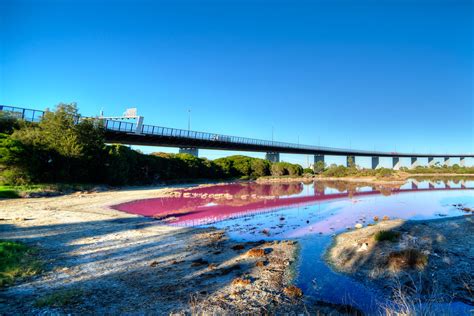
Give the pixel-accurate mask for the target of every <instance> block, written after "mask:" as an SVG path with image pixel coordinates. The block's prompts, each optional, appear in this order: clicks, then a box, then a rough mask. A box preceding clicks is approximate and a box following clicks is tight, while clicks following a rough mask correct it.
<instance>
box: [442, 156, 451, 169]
mask: <svg viewBox="0 0 474 316" xmlns="http://www.w3.org/2000/svg"><path fill="white" fill-rule="evenodd" d="M443 160H444V165H445V166H448V167H449V166H450V165H451V159H449V157H444V159H443Z"/></svg>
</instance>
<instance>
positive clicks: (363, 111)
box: [0, 0, 474, 164]
mask: <svg viewBox="0 0 474 316" xmlns="http://www.w3.org/2000/svg"><path fill="white" fill-rule="evenodd" d="M473 15H474V13H473V3H472V1H467V0H466V1H456V0H451V1H448V0H446V1H436V0H434V1H427V0H426V1H425V0H423V1H421V0H418V1H408V0H399V1H387V0H381V1H375V0H374V1H372V0H371V1H368V0H365V1H364V0H362V1H355V0H354V1H350V0H346V1H301V2H298V1H291V2H290V1H288V2H285V1H213V2H211V1H179V0H178V1H166V2H165V1H161V2H160V1H133V2H132V1H111V0H109V1H72V0H70V1H58V0H56V1H41V0H36V1H10V0H3V1H0V104H7V105H16V106H23V107H32V108H40V109H42V108H46V107H52V106H54V105H55V104H57V103H59V102H77V103H78V105H79V108H80V110H81V112H82V114H84V115H93V114H98V113H99V111H100V109H101V108H103V109H104V111H105V114H109V115H112V114H121V113H122V112H123V110H124V109H125V108H127V107H137V108H138V110H139V113H140V114H142V115H144V116H145V122H146V123H148V124H156V125H162V126H170V127H180V128H186V127H187V119H188V118H187V115H188V114H187V110H188V109H189V108H190V109H191V128H192V129H194V130H201V131H210V132H216V133H222V134H230V135H239V136H247V137H253V138H263V139H270V138H271V134H272V127H273V128H274V138H275V140H281V141H288V142H297V141H298V139H299V142H300V143H304V144H313V145H318V144H320V145H322V146H323V145H324V146H333V147H352V148H360V149H374V148H375V149H377V150H386V151H395V150H396V151H400V152H402V151H408V152H411V151H419V152H421V151H423V152H425V151H428V152H438V153H445V152H446V153H447V152H450V153H456V152H474V134H473V127H472V125H473V121H474V113H473V46H472V44H473V20H474V17H473ZM158 150H164V151H171V152H173V151H177V150H176V149H163V148H146V149H145V151H158ZM228 154H230V153H229V152H216V151H207V150H206V151H202V152H201V155H202V156H207V157H209V158H217V157H219V156H222V155H228ZM253 155H254V156H257V157H263V154H261V153H257V154H253ZM282 158H283V159H284V160H287V161H292V162H299V163H302V164H306V161H307V159H308V157H306V156H301V155H300V156H298V155H284V156H283V157H282ZM309 160H310V161H311V157H310V158H309ZM341 161H342V160H338V159H332V158H331V159H329V162H341ZM360 161H361V163H360V164H366V163H368V160H364V159H361V160H360Z"/></svg>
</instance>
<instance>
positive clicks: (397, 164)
mask: <svg viewBox="0 0 474 316" xmlns="http://www.w3.org/2000/svg"><path fill="white" fill-rule="evenodd" d="M400 167H401V165H400V157H392V169H393V170H399V169H400Z"/></svg>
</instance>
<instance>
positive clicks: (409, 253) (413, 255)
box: [387, 249, 428, 272]
mask: <svg viewBox="0 0 474 316" xmlns="http://www.w3.org/2000/svg"><path fill="white" fill-rule="evenodd" d="M427 264H428V256H426V255H425V254H423V253H421V252H420V251H419V250H417V249H404V250H400V251H394V252H391V253H390V254H389V255H388V262H387V265H388V268H389V269H390V270H391V271H394V272H399V271H402V270H405V269H415V268H416V269H419V270H421V269H423V268H424V267H425V266H426V265H427Z"/></svg>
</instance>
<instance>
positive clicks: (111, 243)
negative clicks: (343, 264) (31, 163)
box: [0, 188, 339, 315]
mask: <svg viewBox="0 0 474 316" xmlns="http://www.w3.org/2000/svg"><path fill="white" fill-rule="evenodd" d="M172 190H173V189H153V188H148V189H133V190H132V189H128V190H126V189H124V190H118V191H113V192H102V193H89V194H86V193H75V194H71V195H65V196H59V197H49V198H34V199H15V200H2V201H0V223H1V227H0V228H1V230H0V238H1V239H7V240H18V241H22V242H25V243H27V244H29V245H33V246H36V247H38V249H39V250H40V257H41V259H42V260H43V261H44V262H45V272H44V273H43V274H41V275H40V276H37V277H34V278H31V279H28V280H21V281H20V282H18V283H17V284H16V285H13V286H11V287H9V288H6V289H4V290H2V291H1V292H0V314H7V315H13V314H44V313H50V312H53V313H58V314H84V313H85V314H104V313H106V314H124V313H138V314H160V315H168V314H202V313H204V314H210V313H218V314H235V313H238V314H262V313H270V314H272V313H287V312H290V313H291V314H299V313H302V312H304V311H307V310H316V311H320V314H323V315H325V314H331V315H336V314H338V313H337V312H334V311H336V310H337V309H338V308H339V307H334V306H330V305H329V306H326V307H323V306H320V307H316V306H305V303H304V301H303V297H301V296H300V293H298V289H294V288H291V287H288V286H290V285H291V282H292V280H293V276H294V270H295V268H294V265H295V261H296V258H297V248H298V246H297V244H296V243H295V242H292V241H283V242H267V243H263V242H262V243H236V242H233V241H231V240H229V239H228V238H227V236H226V235H225V233H224V232H222V231H219V230H215V229H190V228H177V227H169V226H164V225H161V224H160V223H159V222H158V221H156V220H153V219H150V218H144V217H140V216H135V215H132V214H127V213H122V212H119V211H116V210H113V209H111V208H110V206H111V205H114V204H118V203H123V202H127V201H131V200H136V199H145V198H153V197H159V196H162V195H165V194H169V192H171V191H172ZM249 251H250V253H249ZM67 293H69V294H67ZM71 293H72V294H71ZM65 295H72V297H71V298H69V299H67V300H65V302H63V301H64V299H63V300H62V298H63V297H64V296H65ZM48 298H49V300H50V301H52V302H53V304H52V305H59V306H42V307H38V306H37V305H38V304H37V302H38V300H41V299H43V300H46V301H48ZM51 298H53V299H51Z"/></svg>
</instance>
